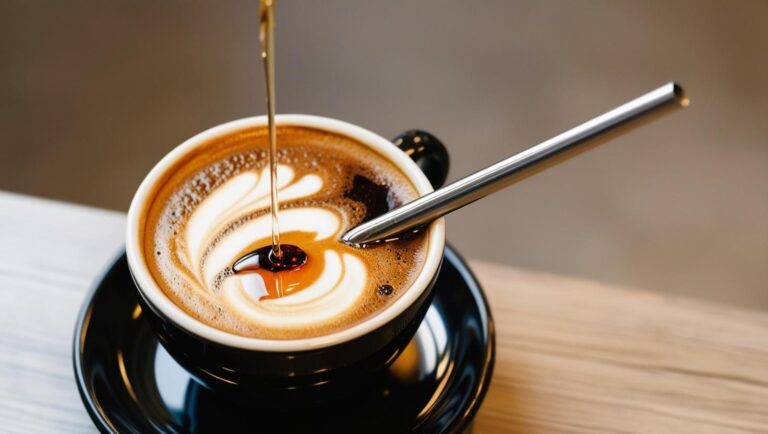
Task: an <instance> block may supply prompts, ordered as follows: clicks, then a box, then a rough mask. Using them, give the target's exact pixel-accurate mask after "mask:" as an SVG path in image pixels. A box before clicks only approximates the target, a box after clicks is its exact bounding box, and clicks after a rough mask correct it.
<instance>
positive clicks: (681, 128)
mask: <svg viewBox="0 0 768 434" xmlns="http://www.w3.org/2000/svg"><path fill="white" fill-rule="evenodd" d="M256 15H257V3H256V2H255V1H250V2H235V1H228V2H213V1H209V2H202V1H196V2H187V1H163V2H154V1H149V0H143V1H134V2H92V1H83V0H78V1H69V2H48V1H32V2H23V1H4V2H1V3H0V56H2V57H1V58H2V63H1V64H0V65H1V66H0V102H1V103H0V189H4V190H10V191H18V192H24V193H29V194H36V195H42V196H47V197H54V198H58V199H62V200H67V201H75V202H81V203H88V204H94V205H99V206H104V207H108V208H112V209H117V210H125V209H127V206H128V203H129V201H130V197H131V194H132V192H133V191H134V190H135V188H136V187H137V185H138V183H139V181H140V180H141V178H142V177H143V176H144V174H145V173H146V172H147V171H148V170H149V169H150V167H151V166H152V164H153V163H154V162H155V161H157V160H158V159H159V158H160V157H161V156H162V155H163V154H164V153H165V152H167V151H168V150H169V149H171V148H172V147H173V146H174V145H175V144H177V143H179V142H180V141H182V140H184V139H186V138H188V137H189V136H191V135H193V134H195V133H197V132H199V131H201V130H203V129H205V128H208V127H210V126H212V125H215V124H217V123H221V122H224V121H226V120H230V119H233V118H238V117H243V116H248V115H252V114H261V113H263V111H264V110H263V89H262V86H263V85H262V81H261V80H262V76H261V69H260V65H259V63H258V58H257V56H256V52H257V28H256ZM766 17H768V2H765V1H753V2H748V1H715V2H713V1H654V2H648V1H645V2H619V1H580V2H577V1H530V2H511V1H482V2H466V1H458V0H453V1H448V0H443V1H438V0H421V1H418V2H412V1H411V2H409V1H404V0H398V1H384V2H360V1H353V0H348V1H322V2H320V1H299V0H282V1H281V2H280V4H279V5H278V20H279V23H278V40H277V45H278V50H279V53H278V55H279V58H278V74H279V78H278V107H279V110H280V111H281V112H302V113H313V114H322V115H327V116H332V117H337V118H340V119H344V120H347V121H350V122H353V123H357V124H359V125H362V126H365V127H367V128H370V129H372V130H374V131H376V132H379V133H381V134H382V135H384V136H387V137H391V136H394V135H395V134H397V133H398V132H399V131H401V130H404V129H407V128H413V127H418V128H423V129H427V130H430V131H432V132H433V133H435V134H436V135H437V136H438V137H440V138H442V139H443V141H444V142H445V143H446V145H447V146H448V148H449V149H450V152H451V154H452V157H453V168H452V171H451V172H452V175H451V179H456V178H457V177H459V176H461V175H464V174H467V173H470V172H471V171H473V170H476V169H479V168H482V167H484V166H486V165H488V164H491V163H493V162H496V161H497V160H499V159H502V158H504V157H506V156H508V155H510V154H512V153H514V152H517V151H519V150H522V149H524V148H526V147H528V146H530V145H533V144H535V143H537V142H538V141H541V140H543V139H545V138H547V137H549V136H551V135H553V134H555V133H558V132H560V131H562V130H564V129H566V128H569V127H571V126H573V125H575V124H577V123H579V122H581V121H583V120H586V119H587V118H589V117H591V116H593V115H596V114H599V113H601V112H603V111H605V110H607V109H609V108H612V107H613V106H615V105H617V104H619V103H621V102H623V101H624V100H626V99H629V98H632V97H634V96H636V95H638V94H640V93H642V92H645V91H647V90H650V89H651V88H653V87H655V86H657V85H660V84H662V83H664V82H666V81H668V80H670V79H675V80H679V81H680V82H681V83H683V84H684V85H685V86H686V88H687V90H688V92H689V94H690V95H691V97H692V100H693V104H692V106H691V107H690V109H689V110H687V111H685V112H682V113H677V114H675V115H673V116H670V117H669V118H666V119H663V120H661V121H660V122H658V123H655V124H653V125H650V126H647V127H645V128H644V129H642V130H639V131H637V132H635V133H633V134H632V135H631V136H627V137H624V138H621V139H620V140H617V141H615V142H613V143H610V144H608V145H606V146H604V147H602V148H599V149H596V150H594V151H592V152H590V153H589V154H585V155H583V156H580V157H579V158H578V159H576V160H574V161H570V162H568V163H566V164H565V165H563V166H560V167H558V168H555V169H552V170H550V171H548V172H546V173H542V174H541V175H538V176H537V177H535V178H532V179H529V180H527V181H524V182H523V183H521V184H518V185H516V186H514V187H512V188H510V189H508V190H507V191H505V192H502V193H499V194H497V195H495V196H494V197H492V198H488V199H485V200H483V201H481V202H479V203H476V204H474V205H472V206H470V207H469V208H466V209H464V210H461V211H459V212H458V213H456V214H455V215H453V216H451V217H450V218H449V222H448V223H449V228H448V230H449V238H450V240H451V241H452V242H453V243H454V244H455V245H457V246H458V247H459V248H460V250H461V251H462V252H463V253H464V254H465V255H467V256H471V257H475V258H480V259H486V260H491V261H496V262H502V263H508V264H513V265H516V266H519V267H526V268H531V269H540V270H547V271H552V272H557V273H565V274H573V275H579V276H585V277H589V278H593V279H598V280H602V281H607V282H612V283H619V284H625V285H632V286H639V287H646V288H650V289H656V290H660V291H667V292H675V293H684V294H692V295H696V296H701V297H707V298H710V299H715V300H723V301H727V302H730V303H736V304H741V305H747V306H753V307H761V308H768V284H767V283H766V282H768V224H767V222H768V80H767V79H768V26H766Z"/></svg>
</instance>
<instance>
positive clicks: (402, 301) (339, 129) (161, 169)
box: [126, 114, 445, 352]
mask: <svg viewBox="0 0 768 434" xmlns="http://www.w3.org/2000/svg"><path fill="white" fill-rule="evenodd" d="M276 123H277V125H278V127H280V126H288V125H296V126H304V127H309V128H317V129H321V130H325V131H329V132H333V133H337V134H343V135H345V136H348V137H351V138H353V139H355V140H357V141H358V142H360V143H362V144H364V145H366V146H368V147H369V148H371V149H373V150H374V151H376V152H377V153H379V154H381V155H383V156H384V157H385V158H387V159H388V160H390V161H391V162H392V163H393V164H395V165H396V166H398V167H399V168H400V169H401V170H402V171H403V173H405V174H406V176H407V177H408V178H409V179H410V181H411V182H412V183H413V184H414V186H415V187H416V190H417V191H418V193H419V194H420V195H424V194H427V193H429V192H431V191H432V186H431V184H430V183H429V181H428V180H427V177H426V176H425V175H424V173H422V171H421V170H420V169H419V167H418V166H417V165H416V163H414V161H413V160H411V158H410V157H408V156H407V155H406V154H405V153H404V152H402V151H401V150H400V149H398V148H397V147H396V146H395V145H393V144H392V143H391V142H390V141H388V140H387V139H385V138H383V137H381V136H379V135H378V134H375V133H373V132H371V131H369V130H367V129H365V128H362V127H359V126H356V125H353V124H350V123H347V122H344V121H340V120H336V119H331V118H326V117H321V116H313V115H295V114H291V115H287V114H286V115H277V116H276ZM266 124H267V117H266V116H256V117H249V118H243V119H238V120H234V121H231V122H227V123H224V124H221V125H218V126H215V127H213V128H210V129H208V130H206V131H203V132H202V133H199V134H197V135H195V136H194V137H192V138H190V139H188V140H187V141H185V142H184V143H182V144H181V145H179V146H177V147H176V148H174V149H173V150H172V151H171V152H169V153H168V154H167V155H166V156H165V157H163V158H162V159H161V160H160V161H159V162H158V163H157V165H155V167H154V168H152V170H151V171H150V172H149V174H148V175H147V176H146V178H144V180H143V181H142V183H141V185H140V186H139V189H138V190H137V192H136V194H135V196H134V197H133V201H132V202H131V206H130V209H129V211H128V225H127V228H126V254H127V257H128V265H129V267H130V269H131V273H132V275H133V277H134V279H135V280H136V283H137V285H138V287H139V290H140V291H141V293H142V294H143V295H144V298H145V299H146V300H148V302H149V303H150V304H151V305H152V306H153V307H154V308H155V309H158V310H159V311H160V312H162V314H163V315H165V316H166V317H167V318H168V319H170V320H171V321H173V322H174V323H175V324H177V325H178V326H180V327H181V328H183V329H184V330H186V331H188V332H190V333H192V334H194V335H197V336H200V337H202V338H204V339H206V340H209V341H212V342H216V343H218V344H221V345H225V346H229V347H235V348H241V349H246V350H256V351H273V352H290V351H302V350H310V349H317V348H324V347H329V346H333V345H337V344H340V343H343V342H347V341H350V340H353V339H355V338H358V337H360V336H363V335H365V334H367V333H369V332H371V331H373V330H376V329H377V328H379V327H381V326H383V325H384V324H387V323H388V322H389V321H391V320H393V319H394V318H396V317H397V316H398V315H399V314H401V313H402V312H403V311H405V310H406V309H407V308H408V307H409V306H410V305H411V304H412V303H414V302H415V301H416V300H417V299H418V298H419V296H420V295H421V294H422V293H423V292H424V291H425V290H426V289H427V287H428V286H429V283H430V281H431V280H432V278H433V277H434V275H435V274H436V273H437V271H438V268H439V265H440V261H441V259H442V255H443V248H444V246H445V222H444V220H443V219H439V220H436V221H434V222H433V223H431V224H430V227H429V233H428V237H429V238H428V245H427V255H426V260H425V261H424V265H423V267H422V270H421V272H420V273H419V275H418V276H417V278H416V280H415V281H414V282H413V284H412V285H411V287H410V288H409V289H408V290H407V291H405V292H404V293H403V295H401V296H400V298H398V299H397V300H395V302H394V303H392V304H391V305H389V306H388V307H386V308H385V309H383V310H382V311H380V312H378V313H377V314H375V315H374V316H372V317H371V318H369V319H367V320H366V321H364V322H362V323H359V324H356V325H354V326H352V327H349V328H346V329H343V330H340V331H337V332H334V333H331V334H327V335H323V336H317V337H311V338H302V339H285V340H282V339H280V340H278V339H261V338H251V337H246V336H240V335H236V334H233V333H228V332H225V331H223V330H219V329H217V328H214V327H212V326H210V325H208V324H206V323H204V322H202V321H199V320H197V319H195V318H193V317H192V316H190V315H189V314H187V313H186V312H184V311H183V310H182V309H181V308H180V307H178V306H177V305H176V304H175V303H173V302H172V301H171V300H170V299H169V298H168V296H166V295H165V293H164V292H163V291H162V289H161V288H160V287H159V286H158V285H157V283H156V282H155V281H154V279H153V278H152V275H151V273H150V271H149V267H148V266H147V264H146V261H145V260H144V258H143V255H142V254H141V252H142V250H143V249H142V245H141V240H140V236H139V228H140V227H141V226H142V225H141V223H142V222H141V221H140V219H142V218H143V216H144V207H145V206H146V205H147V203H146V199H147V195H148V194H150V193H151V192H153V191H154V185H155V183H156V182H157V180H158V179H159V178H161V177H162V176H163V175H164V174H165V173H166V171H167V170H168V169H169V168H170V167H171V166H173V164H174V162H176V161H178V159H179V158H180V157H182V156H183V155H186V154H187V153H188V152H190V151H191V150H192V149H195V148H197V147H198V146H201V145H204V144H205V143H209V142H211V141H212V140H215V139H216V138H218V137H221V136H225V135H228V134H231V133H232V132H235V131H239V130H243V129H247V128H254V127H263V126H265V125H266Z"/></svg>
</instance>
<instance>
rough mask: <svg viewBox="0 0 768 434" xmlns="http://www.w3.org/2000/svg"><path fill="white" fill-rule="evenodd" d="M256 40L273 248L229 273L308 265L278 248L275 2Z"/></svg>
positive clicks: (297, 251) (296, 253)
mask: <svg viewBox="0 0 768 434" xmlns="http://www.w3.org/2000/svg"><path fill="white" fill-rule="evenodd" d="M259 15H260V16H259V39H260V40H261V59H262V62H263V64H264V81H265V83H266V94H267V123H268V127H269V152H268V154H269V176H270V177H269V188H270V199H271V202H272V206H271V213H272V245H267V246H264V247H260V248H258V249H256V250H254V251H252V252H250V253H248V254H246V255H244V256H243V257H242V258H240V259H238V260H237V261H235V263H234V265H233V266H232V271H234V272H235V273H239V272H242V271H255V270H258V269H263V270H267V271H270V272H279V271H285V270H292V269H295V268H298V267H300V266H302V265H304V263H306V262H307V254H306V253H305V252H304V251H303V250H302V249H301V248H299V247H297V246H293V245H290V244H285V245H282V246H281V245H280V224H279V208H280V202H279V201H278V198H277V126H276V125H275V0H261V1H260V4H259ZM276 283H277V286H278V288H277V293H278V296H281V295H282V291H281V288H280V279H279V278H278V279H276Z"/></svg>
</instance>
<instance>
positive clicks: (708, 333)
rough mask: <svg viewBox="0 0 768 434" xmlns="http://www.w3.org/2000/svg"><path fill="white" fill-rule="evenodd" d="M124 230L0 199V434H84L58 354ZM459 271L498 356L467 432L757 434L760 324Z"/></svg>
mask: <svg viewBox="0 0 768 434" xmlns="http://www.w3.org/2000/svg"><path fill="white" fill-rule="evenodd" d="M124 224H125V221H124V215H123V214H120V213H114V212H108V211H103V210H98V209H94V208H87V207H80V206H74V205H69V204H64V203H60V202H52V201H47V200H41V199H34V198H30V197H26V196H18V195H13V194H8V193H0V297H2V306H3V314H2V315H0V421H1V422H0V431H2V432H19V433H28V432H36V433H45V432H55V433H82V432H94V431H95V429H94V427H93V426H92V424H91V422H90V419H89V418H88V416H87V414H86V412H85V410H84V408H83V406H82V404H81V402H80V398H79V396H78V394H77V390H76V387H75V384H74V377H73V374H72V366H71V354H70V344H71V339H72V333H73V330H74V321H75V317H76V314H77V311H78V309H79V308H80V305H81V303H82V301H83V297H84V295H85V292H86V291H87V289H88V288H89V287H90V285H91V283H92V281H93V279H94V278H95V277H96V276H97V275H98V273H99V272H100V271H101V270H102V269H103V267H105V266H106V265H107V264H108V263H109V262H110V261H111V260H112V258H113V257H114V255H115V254H116V253H117V252H118V251H119V249H120V246H121V245H122V240H123V230H124ZM472 268H473V269H474V271H475V272H476V274H477V275H478V277H479V279H480V281H481V282H482V283H483V285H484V287H485V290H486V292H487V294H488V297H489V299H490V302H491V305H492V309H493V315H494V318H495V321H496V328H497V350H498V354H497V358H496V369H495V374H494V378H493V381H492V386H491V389H490V391H489V393H488V395H487V397H486V400H485V402H484V404H483V407H482V408H481V410H480V412H479V414H478V416H477V419H476V421H475V424H474V432H476V433H497V432H504V433H506V432H532V433H539V432H542V433H543V432H546V433H550V432H569V433H573V432H619V433H629V432H633V433H634V432H644V433H645V432H652V433H659V432H670V433H688V432H697V433H708V432H713V433H714V432H716V433H730V432H748V433H749V432H768V314H765V313H763V312H756V311H749V310H744V309H736V308H730V307H724V306H718V305H713V304H709V303H704V302H699V301H692V300H686V299H681V298H673V297H665V296H661V295H657V294H655V293H650V292H642V291H636V290H630V289H623V288H616V287H609V286H606V285H600V284H597V283H594V282H589V281H584V280H577V279H572V278H567V277H557V276H551V275H547V274H541V273H532V272H529V271H522V270H517V269H513V268H510V267H505V266H499V265H494V264H488V263H484V262H474V261H473V262H472Z"/></svg>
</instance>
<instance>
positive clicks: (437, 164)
mask: <svg viewBox="0 0 768 434" xmlns="http://www.w3.org/2000/svg"><path fill="white" fill-rule="evenodd" d="M392 142H393V143H394V144H395V146H397V147H398V148H400V149H401V150H402V151H403V152H405V153H406V155H408V156H409V157H411V159H412V160H413V161H415V162H416V165H418V166H419V169H421V171H422V172H424V174H425V175H427V179H429V182H430V183H431V184H432V187H433V188H435V189H438V188H440V187H442V186H443V183H445V179H446V178H447V177H448V169H449V168H450V165H451V164H450V163H451V162H450V158H449V157H448V151H447V150H446V149H445V146H444V145H443V144H442V142H440V140H438V139H437V137H435V136H433V135H432V134H430V133H428V132H426V131H422V130H408V131H405V132H403V133H400V134H398V135H397V137H395V138H394V139H392Z"/></svg>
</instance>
